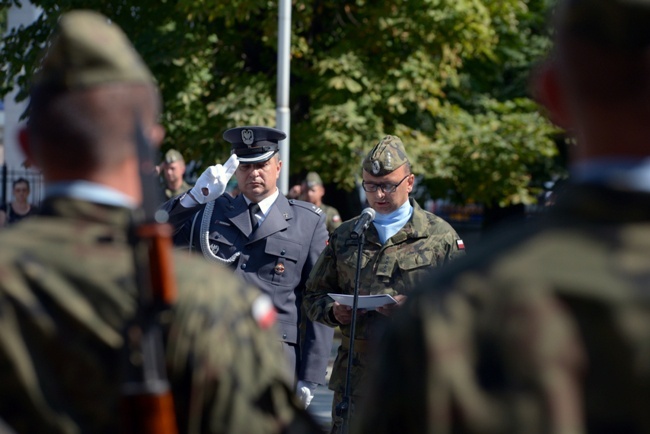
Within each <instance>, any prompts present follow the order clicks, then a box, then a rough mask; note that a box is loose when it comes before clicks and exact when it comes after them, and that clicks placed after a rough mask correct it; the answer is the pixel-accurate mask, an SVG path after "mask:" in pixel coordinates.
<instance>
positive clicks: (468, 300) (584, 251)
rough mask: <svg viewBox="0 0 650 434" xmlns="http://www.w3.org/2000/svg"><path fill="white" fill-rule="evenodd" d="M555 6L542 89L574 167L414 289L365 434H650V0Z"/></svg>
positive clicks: (379, 373) (579, 0) (363, 426)
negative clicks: (551, 197)
mask: <svg viewBox="0 0 650 434" xmlns="http://www.w3.org/2000/svg"><path fill="white" fill-rule="evenodd" d="M553 19H554V24H555V27H554V31H553V32H552V34H553V35H554V47H553V50H552V52H551V54H550V56H549V58H548V59H547V60H546V62H545V63H544V64H542V65H541V66H540V67H539V69H538V70H536V71H534V74H533V75H532V83H533V85H532V88H533V89H535V91H536V96H537V97H538V99H539V101H540V102H541V103H542V104H544V105H545V106H546V108H547V110H548V114H549V115H550V118H551V119H552V120H553V121H555V122H556V123H557V124H558V125H560V126H562V127H563V128H565V129H566V131H568V132H569V134H571V135H573V136H574V137H575V139H576V144H575V146H574V147H573V148H572V149H571V155H570V162H571V163H570V173H571V175H570V177H569V180H568V181H567V182H566V183H565V184H564V185H563V186H562V189H561V191H559V192H558V195H557V198H556V202H555V204H554V205H553V206H551V207H549V209H548V211H547V212H546V213H545V215H544V216H543V217H542V219H543V221H539V222H537V223H536V224H535V226H534V227H530V226H524V227H519V228H516V229H515V228H512V229H510V230H507V231H505V230H504V231H502V232H501V233H499V234H498V235H495V238H494V239H493V240H491V241H490V240H486V241H484V242H483V241H482V242H481V246H480V248H479V249H477V250H474V251H473V252H472V253H470V254H468V255H467V257H466V258H465V260H462V261H457V262H455V263H454V264H452V265H450V267H449V268H446V269H443V270H441V273H440V274H439V275H438V276H437V277H436V278H434V279H432V280H431V281H430V282H427V283H426V284H424V285H422V288H421V290H419V291H416V292H415V293H414V294H413V295H412V296H411V297H409V300H408V302H407V305H406V306H405V307H404V309H403V311H402V312H401V313H402V314H403V315H398V317H397V318H395V321H394V322H393V324H392V325H391V328H390V330H389V332H388V333H387V336H386V340H385V341H384V342H383V343H382V349H381V351H380V357H379V358H378V360H379V362H378V365H377V367H376V375H373V376H372V378H371V379H370V382H369V384H371V386H372V387H371V390H370V394H369V397H370V398H369V399H368V401H367V402H366V403H365V404H366V405H365V406H364V410H363V411H361V414H360V417H359V419H358V422H359V425H358V427H357V429H356V431H355V432H357V433H373V434H383V433H386V434H387V433H394V432H400V433H406V434H409V433H413V434H414V433H423V432H426V433H576V434H579V433H646V432H650V412H649V411H648V408H650V363H648V360H649V359H648V357H649V355H650V351H649V350H650V298H648V294H649V288H650V287H649V285H648V283H649V282H650V280H649V278H650V2H648V1H644V0H643V1H641V0H639V1H634V0H632V1H630V0H560V1H559V2H558V4H557V9H556V10H555V14H554V15H553ZM526 225H530V222H529V223H527V224H526Z"/></svg>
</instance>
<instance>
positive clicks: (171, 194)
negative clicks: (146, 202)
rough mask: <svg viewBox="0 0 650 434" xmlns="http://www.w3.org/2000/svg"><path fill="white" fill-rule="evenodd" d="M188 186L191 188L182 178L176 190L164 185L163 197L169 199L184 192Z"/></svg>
mask: <svg viewBox="0 0 650 434" xmlns="http://www.w3.org/2000/svg"><path fill="white" fill-rule="evenodd" d="M190 188H192V186H191V185H190V184H188V183H187V182H185V180H183V183H182V184H181V186H180V187H179V188H178V189H177V190H172V189H170V188H169V187H167V186H165V197H166V198H167V199H171V198H172V197H176V196H178V195H179V194H182V193H185V192H186V191H187V190H189V189H190Z"/></svg>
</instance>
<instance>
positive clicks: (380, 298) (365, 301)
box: [327, 292, 397, 310]
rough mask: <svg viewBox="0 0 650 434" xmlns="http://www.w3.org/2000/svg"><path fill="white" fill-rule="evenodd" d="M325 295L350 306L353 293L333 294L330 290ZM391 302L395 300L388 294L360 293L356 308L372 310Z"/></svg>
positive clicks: (352, 300) (395, 301) (352, 301)
mask: <svg viewBox="0 0 650 434" xmlns="http://www.w3.org/2000/svg"><path fill="white" fill-rule="evenodd" d="M327 295H329V296H330V297H332V298H333V299H334V301H338V302H339V303H341V304H343V305H345V306H350V307H352V305H353V303H354V296H353V295H346V294H334V293H331V292H330V293H328V294H327ZM393 303H397V300H395V299H394V298H393V297H391V296H390V295H388V294H377V295H360V296H359V300H358V302H357V309H368V310H373V309H376V308H378V307H382V306H386V305H387V304H393Z"/></svg>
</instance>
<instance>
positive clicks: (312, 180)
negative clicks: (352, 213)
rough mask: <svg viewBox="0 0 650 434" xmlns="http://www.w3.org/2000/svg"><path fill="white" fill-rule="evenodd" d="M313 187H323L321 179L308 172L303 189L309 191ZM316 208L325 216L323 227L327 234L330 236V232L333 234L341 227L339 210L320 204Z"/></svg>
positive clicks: (314, 173)
mask: <svg viewBox="0 0 650 434" xmlns="http://www.w3.org/2000/svg"><path fill="white" fill-rule="evenodd" d="M315 186H321V187H323V180H322V179H321V177H320V175H319V174H318V173H316V172H309V173H308V174H307V176H306V177H305V181H304V183H303V188H305V189H311V188H312V187H315ZM322 192H323V193H324V192H325V191H324V190H323V191H322ZM304 194H306V193H304ZM305 200H307V201H309V200H308V198H305ZM312 203H314V204H317V202H314V201H313V200H312ZM318 206H319V208H320V209H322V210H323V211H324V212H325V215H326V217H327V218H326V220H325V226H326V227H327V232H328V233H330V234H331V233H332V232H334V229H336V228H338V227H339V226H341V223H342V222H341V215H340V214H339V210H337V209H336V208H334V207H333V206H329V205H325V204H324V203H322V202H321V204H320V205H318Z"/></svg>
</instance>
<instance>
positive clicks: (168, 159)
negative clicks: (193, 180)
mask: <svg viewBox="0 0 650 434" xmlns="http://www.w3.org/2000/svg"><path fill="white" fill-rule="evenodd" d="M176 161H181V162H182V163H183V165H185V159H184V158H183V155H182V154H181V153H180V152H178V151H177V150H176V149H170V150H169V151H167V152H165V158H164V163H166V164H171V163H174V162H176ZM163 167H164V165H163ZM162 183H163V185H164V186H165V197H166V198H167V199H171V198H172V197H176V196H178V195H180V194H183V193H185V192H186V191H188V190H189V189H190V188H192V186H191V185H190V184H188V183H187V182H185V180H183V183H182V184H181V186H180V187H179V188H177V189H176V190H172V189H170V188H169V186H168V185H166V182H165V180H164V176H163V180H162Z"/></svg>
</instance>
